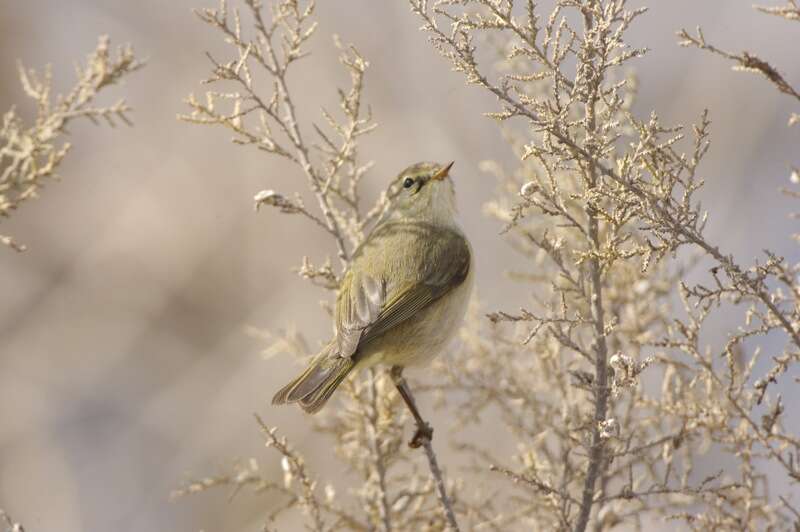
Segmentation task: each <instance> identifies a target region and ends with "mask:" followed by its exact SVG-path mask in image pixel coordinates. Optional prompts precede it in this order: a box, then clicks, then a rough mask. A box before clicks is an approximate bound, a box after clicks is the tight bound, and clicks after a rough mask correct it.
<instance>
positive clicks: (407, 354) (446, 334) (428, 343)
mask: <svg viewBox="0 0 800 532" xmlns="http://www.w3.org/2000/svg"><path fill="white" fill-rule="evenodd" d="M473 275H474V267H473V265H472V264H470V268H469V273H468V274H467V278H466V279H464V282H463V283H461V284H460V285H459V286H458V287H457V288H455V289H453V291H452V292H450V293H449V294H447V295H445V296H443V297H441V298H440V299H438V300H436V301H435V302H434V303H432V304H431V305H429V306H428V307H426V308H425V309H424V310H422V311H421V312H419V313H418V314H417V315H415V316H414V317H411V318H409V319H407V320H406V321H404V322H403V323H401V324H400V325H398V326H397V327H395V328H394V329H392V330H390V331H387V332H386V333H385V334H384V335H383V336H381V337H380V338H376V339H375V340H374V341H372V342H370V344H369V345H367V346H364V351H363V354H362V355H361V357H360V360H359V362H358V366H359V367H368V366H373V365H375V364H386V365H390V366H414V365H420V364H425V363H427V362H430V360H431V359H433V358H434V357H435V356H436V355H438V354H439V353H440V352H441V351H442V350H443V349H444V348H445V347H447V344H448V343H450V341H451V340H452V339H453V337H454V336H455V335H456V333H457V332H458V329H459V327H460V326H461V323H462V322H463V321H464V314H466V311H467V306H468V305H469V298H470V296H471V295H472V285H473Z"/></svg>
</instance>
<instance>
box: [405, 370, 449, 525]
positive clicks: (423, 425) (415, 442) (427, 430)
mask: <svg viewBox="0 0 800 532" xmlns="http://www.w3.org/2000/svg"><path fill="white" fill-rule="evenodd" d="M391 375H392V380H393V381H394V385H395V386H396V387H397V391H398V392H399V393H400V397H402V398H403V401H405V403H406V406H408V409H409V410H410V411H411V415H412V416H414V421H415V422H416V423H417V432H416V433H415V434H414V437H413V438H412V439H411V442H410V443H409V446H411V447H414V448H416V447H422V448H423V449H424V450H425V456H427V458H428V466H429V468H430V470H431V476H432V477H433V480H434V482H435V483H436V494H437V496H438V498H439V503H440V504H441V505H442V510H443V511H444V515H445V517H446V518H447V523H448V525H449V528H450V529H451V530H454V531H455V532H460V530H461V529H460V528H459V527H458V521H456V514H455V512H454V511H453V503H452V501H451V500H450V497H448V495H447V488H446V487H445V484H444V477H443V475H442V470H441V469H439V462H438V460H437V459H436V453H434V452H433V445H432V444H431V439H432V438H433V428H432V427H431V426H430V424H429V423H428V422H426V421H425V420H424V419H422V416H421V415H420V413H419V410H418V409H417V403H416V401H415V400H414V396H413V395H412V394H411V389H410V388H409V387H408V383H407V382H406V380H405V379H404V378H403V368H402V367H400V366H393V367H392V370H391Z"/></svg>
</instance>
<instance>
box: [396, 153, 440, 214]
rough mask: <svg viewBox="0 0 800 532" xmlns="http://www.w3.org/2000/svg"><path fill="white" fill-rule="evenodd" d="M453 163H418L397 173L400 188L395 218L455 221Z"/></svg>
mask: <svg viewBox="0 0 800 532" xmlns="http://www.w3.org/2000/svg"><path fill="white" fill-rule="evenodd" d="M452 166H453V163H452V162H450V163H448V164H440V163H428V162H423V163H417V164H414V165H411V166H409V167H408V168H406V169H405V170H403V171H402V172H400V175H398V176H397V178H396V182H397V183H398V185H397V186H398V187H399V189H398V190H399V191H398V192H397V196H396V197H395V200H394V207H393V213H392V217H393V218H405V219H418V220H422V221H428V222H433V223H445V224H450V223H452V221H453V219H454V217H455V214H456V199H455V189H454V188H453V180H452V178H451V176H450V168H452Z"/></svg>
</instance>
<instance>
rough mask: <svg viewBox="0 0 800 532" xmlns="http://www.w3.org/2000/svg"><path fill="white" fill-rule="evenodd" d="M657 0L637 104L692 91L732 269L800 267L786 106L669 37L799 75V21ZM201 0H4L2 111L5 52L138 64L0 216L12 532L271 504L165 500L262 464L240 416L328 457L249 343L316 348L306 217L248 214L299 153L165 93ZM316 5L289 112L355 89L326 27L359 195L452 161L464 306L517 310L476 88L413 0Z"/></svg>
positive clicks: (188, 77)
mask: <svg viewBox="0 0 800 532" xmlns="http://www.w3.org/2000/svg"><path fill="white" fill-rule="evenodd" d="M635 3H636V4H637V5H638V4H642V3H645V2H643V1H640V2H635ZM650 4H651V6H650V7H651V11H650V13H649V14H647V15H645V16H644V17H643V18H641V19H639V22H638V23H637V24H635V26H634V28H633V29H632V30H631V31H630V33H629V34H628V35H629V38H628V41H629V42H630V43H631V44H632V45H634V46H646V47H648V48H650V49H651V52H650V53H649V55H647V56H646V58H645V59H643V60H640V61H638V62H637V63H636V65H637V68H638V76H639V79H640V81H641V95H640V99H639V101H638V103H637V110H638V111H639V114H640V115H645V114H647V113H649V112H650V110H651V109H656V110H657V111H658V113H659V114H660V116H661V117H662V118H663V119H664V121H665V122H667V123H685V124H686V123H691V122H692V121H693V120H695V119H696V118H697V116H698V115H699V114H700V112H701V111H702V109H703V108H705V107H708V108H709V109H710V111H711V119H712V121H713V127H712V141H713V145H712V148H711V151H710V153H709V155H708V157H707V158H706V162H705V164H704V166H703V167H702V168H703V172H702V174H703V175H704V176H705V178H706V180H707V185H706V191H705V193H704V196H705V198H706V201H705V204H706V207H707V208H708V209H709V210H710V220H711V221H710V225H709V229H708V230H709V235H710V236H711V237H712V239H713V240H715V241H716V242H718V243H719V244H720V246H721V247H722V249H723V250H725V251H727V252H732V253H734V254H735V255H736V256H738V257H739V258H740V259H742V260H743V262H745V263H747V262H750V261H751V258H752V257H754V256H755V255H757V254H758V253H760V251H761V250H762V249H763V248H771V249H774V250H776V251H777V252H778V253H780V254H783V255H785V256H786V257H787V258H789V259H792V260H797V259H798V252H797V249H796V247H795V245H794V244H793V243H792V242H791V240H790V239H789V235H790V233H792V232H794V231H795V229H796V225H795V224H794V223H792V222H791V221H790V220H789V218H788V215H789V213H790V212H791V211H792V210H794V209H795V208H796V205H793V204H792V202H791V201H790V200H788V199H787V198H785V197H783V196H781V195H780V193H779V191H778V189H779V188H780V187H781V186H784V185H787V184H788V175H789V165H790V163H794V164H800V150H798V146H800V143H799V142H798V135H800V129H797V128H794V129H788V128H787V127H786V123H787V119H788V116H789V113H790V112H791V111H792V102H791V100H790V99H789V98H787V97H784V96H782V95H780V94H779V93H778V92H777V91H775V90H774V89H773V88H772V87H770V86H768V85H767V83H766V82H764V81H763V80H761V79H759V78H758V77H756V76H753V75H745V74H741V73H735V72H732V71H731V70H730V68H729V66H728V65H727V64H725V63H724V62H723V61H722V60H720V59H719V58H717V57H712V56H710V55H708V54H704V53H700V52H698V51H695V50H689V49H683V48H679V47H678V46H677V44H676V37H675V32H676V31H677V30H678V29H680V28H682V27H686V28H689V29H693V28H694V27H695V26H696V25H698V24H699V25H702V26H703V29H704V31H705V35H706V37H707V38H708V39H709V40H710V41H712V42H714V43H715V44H718V45H720V46H721V47H723V48H727V49H732V50H735V51H738V50H743V49H747V50H750V51H752V52H755V53H758V54H759V55H760V56H762V57H765V58H768V59H769V60H771V61H774V63H773V64H774V65H775V66H777V67H778V68H779V69H780V70H781V71H782V72H783V73H784V74H785V75H786V77H787V79H788V80H789V81H790V82H793V83H795V84H797V83H798V82H800V62H798V61H797V49H798V48H797V43H798V36H799V34H798V33H797V28H796V25H794V27H793V26H792V25H791V24H789V23H787V22H785V21H783V20H781V19H778V18H776V17H768V16H763V15H758V14H756V13H755V12H754V11H753V10H752V9H751V7H750V3H749V2H695V1H692V0H680V1H678V0H673V1H671V2H650ZM207 5H208V4H203V3H195V1H194V0H192V1H187V0H174V1H171V2H161V1H157V0H141V1H139V2H126V1H122V0H70V1H69V2H63V1H57V0H27V1H25V2H18V1H12V0H2V2H0V73H2V75H1V76H0V111H5V110H6V109H8V108H9V107H10V106H12V105H17V106H18V109H19V110H20V111H21V112H22V113H23V115H24V116H27V117H30V116H31V115H32V109H31V108H30V106H29V102H27V101H26V100H25V97H24V95H23V93H22V91H21V89H20V86H19V82H18V80H17V75H16V68H17V67H16V62H17V60H23V61H24V62H25V64H26V65H27V66H32V67H41V66H43V65H44V64H46V63H52V64H53V74H54V80H55V85H56V89H57V90H60V91H64V90H67V89H68V88H69V87H70V86H71V84H72V81H73V79H74V78H73V69H72V64H73V61H76V60H79V59H83V58H84V57H85V54H86V53H88V52H89V51H91V50H92V49H93V48H94V46H95V44H96V41H97V36H98V35H99V34H103V33H108V34H110V35H111V37H112V43H122V42H131V43H133V44H134V46H135V49H136V51H137V54H138V55H139V56H141V57H145V58H147V60H148V64H147V66H146V67H145V68H144V69H143V70H141V71H139V72H137V73H134V74H133V75H132V76H130V77H129V78H128V81H127V83H126V84H124V85H123V86H121V87H115V88H112V89H111V90H110V91H108V94H105V95H104V97H101V101H102V102H106V103H108V102H112V101H116V99H117V98H119V97H121V96H125V97H126V98H127V100H128V101H129V103H130V104H131V105H132V106H133V108H134V112H133V113H132V114H131V116H132V118H133V120H134V122H135V126H134V127H132V128H128V127H124V126H123V127H118V128H116V129H115V130H110V129H108V128H106V127H95V126H93V125H92V124H91V123H88V122H87V123H76V124H75V125H74V126H73V127H72V128H71V135H70V137H69V139H68V140H69V141H70V142H72V143H73V145H74V148H73V150H72V152H71V153H70V155H69V156H68V158H67V160H66V162H65V164H64V165H63V166H62V167H61V170H60V174H61V175H62V176H63V181H62V182H58V183H52V184H50V185H49V186H48V187H47V188H46V189H45V190H44V192H43V195H42V197H41V199H39V200H38V201H35V202H30V203H28V204H26V205H25V206H24V207H23V208H22V209H21V210H20V212H18V213H17V214H15V216H14V218H13V219H12V220H11V221H10V222H5V221H4V222H3V224H2V232H3V233H4V234H10V235H13V236H14V237H15V238H16V239H17V240H18V241H20V242H22V243H25V244H27V245H28V247H29V251H28V252H27V253H24V254H17V253H14V252H13V251H11V250H10V249H7V248H0V508H3V509H5V510H6V511H7V512H9V513H10V514H11V515H12V516H13V517H14V518H15V519H16V520H18V521H20V522H22V523H23V524H24V525H25V526H26V528H27V530H29V531H31V532H32V531H56V530H57V531H61V532H71V531H109V530H115V531H128V530H130V531H133V530H136V531H141V530H171V531H172V530H174V531H181V530H187V531H188V530H198V529H201V528H202V529H204V530H209V531H219V530H257V529H259V523H260V519H261V517H262V516H263V515H264V505H265V501H263V500H260V499H257V498H255V497H252V496H250V495H249V494H242V495H240V496H239V497H237V498H236V499H234V500H233V501H232V502H228V501H227V500H226V494H225V493H221V492H211V493H205V494H202V495H199V496H194V497H190V498H184V499H180V500H178V501H173V502H171V501H170V500H169V493H170V491H171V490H172V489H174V488H175V487H177V486H178V485H179V483H180V482H181V481H182V480H184V479H186V478H188V477H189V476H192V477H200V476H203V475H206V474H213V473H218V472H222V471H226V470H228V469H229V468H230V466H231V464H232V461H233V459H235V458H236V457H240V458H245V459H246V458H248V457H251V456H254V457H257V458H259V460H260V461H261V462H262V463H263V464H266V465H267V466H269V467H273V468H274V469H275V471H276V474H278V473H277V471H278V468H279V466H278V463H277V460H278V459H277V458H276V456H277V455H275V454H272V453H271V452H270V451H268V450H265V449H263V443H262V442H263V440H262V438H261V436H260V434H259V432H258V429H257V426H256V424H255V423H254V421H253V417H252V414H253V413H254V412H258V413H259V414H260V415H261V416H263V418H264V419H265V421H266V423H267V424H269V425H278V426H280V427H281V430H282V432H283V433H285V434H287V435H288V436H289V437H290V438H291V439H292V440H293V441H294V442H296V444H297V446H298V448H299V450H300V451H302V452H303V453H305V454H306V456H307V457H308V460H309V462H310V463H311V465H312V467H314V468H317V470H318V471H320V472H321V473H323V474H324V472H325V470H326V460H327V459H329V456H330V451H329V450H328V449H326V447H325V446H324V445H320V443H319V441H315V440H313V439H310V438H305V436H307V435H308V434H309V431H310V427H311V422H310V419H309V418H307V417H304V416H301V415H300V414H299V412H298V411H297V410H296V409H289V408H283V409H280V408H274V407H272V406H271V405H269V399H270V398H271V396H272V394H273V392H274V391H275V390H276V388H277V387H278V386H279V385H281V384H283V383H284V381H285V380H287V379H288V378H289V376H290V374H292V373H293V372H295V371H296V366H295V365H294V362H293V361H292V360H291V359H290V357H289V356H288V355H282V356H278V357H273V358H271V359H269V360H264V359H263V358H262V357H261V355H260V351H261V349H262V348H263V344H262V343H261V342H259V340H258V339H256V338H253V337H252V336H250V335H248V334H247V332H246V330H247V327H248V326H255V327H258V328H263V329H268V330H280V329H289V328H292V327H295V328H297V329H298V330H300V331H302V332H303V333H304V334H305V335H306V337H307V338H308V339H309V341H310V343H311V345H316V343H317V342H319V341H321V340H324V339H325V338H326V336H327V335H328V333H329V329H328V327H329V323H328V321H329V320H328V318H327V316H326V314H325V312H324V311H323V310H321V308H320V306H319V305H318V302H319V300H320V299H322V298H326V297H328V295H327V294H326V293H325V292H323V291H321V290H319V289H317V288H314V287H312V286H311V285H310V284H309V283H307V282H306V281H303V280H301V279H299V278H298V277H297V276H296V275H295V274H293V273H292V272H291V268H292V267H296V266H298V265H299V263H300V257H301V256H302V255H303V254H308V255H310V257H311V258H312V260H314V261H315V262H321V261H322V260H323V259H324V257H325V256H326V255H327V254H333V249H332V248H331V245H330V242H329V241H328V239H327V238H326V237H325V235H324V234H322V233H321V232H320V231H319V230H317V229H315V228H314V227H312V226H310V225H309V224H307V223H305V222H304V221H303V220H302V219H300V218H299V217H294V218H293V217H286V216H280V215H279V214H277V213H276V212H274V211H272V210H270V209H264V210H262V212H260V213H259V214H257V215H256V214H255V213H254V212H253V208H252V197H253V195H254V193H255V192H257V191H258V190H261V189H263V188H273V189H276V190H278V191H280V192H284V193H287V192H292V191H294V190H299V189H301V188H303V187H304V183H303V179H304V178H303V177H302V176H301V175H300V173H299V172H298V170H297V169H295V168H293V167H290V166H287V165H285V164H283V163H281V162H280V161H277V160H276V159H274V158H271V157H268V156H266V155H264V154H263V153H259V152H257V151H256V150H253V149H246V148H242V147H238V146H234V145H232V144H231V143H230V142H229V135H228V134H227V133H226V132H224V131H223V130H221V129H216V128H204V127H199V126H195V125H189V124H186V123H183V122H179V121H178V120H176V114H178V113H182V112H186V111H187V107H186V106H185V105H184V104H183V99H184V98H185V97H186V96H187V95H188V94H189V93H190V92H195V93H198V94H202V92H203V87H201V86H200V84H199V81H200V80H201V79H204V78H205V77H207V75H208V72H209V63H208V60H207V58H206V57H205V55H204V52H206V51H210V52H212V53H216V56H217V57H220V58H222V57H224V55H223V54H222V53H221V50H223V49H224V48H223V46H222V45H221V41H220V38H219V35H217V34H216V33H215V32H214V31H212V30H211V29H210V28H208V27H206V26H205V25H203V24H202V23H200V22H199V21H198V20H197V19H196V18H195V17H194V16H193V15H192V13H191V9H192V8H194V7H206V6H207ZM318 19H319V22H320V28H319V30H318V32H317V34H316V36H315V37H314V39H313V40H312V51H313V55H312V56H311V57H310V58H309V59H306V61H307V62H308V63H309V64H306V65H303V66H302V67H301V68H300V69H298V70H297V71H296V72H295V75H294V77H290V80H289V81H290V84H291V86H292V89H293V90H294V91H295V94H296V96H297V97H298V98H299V99H300V101H301V102H302V107H301V110H300V112H301V118H303V119H306V120H308V119H312V118H313V119H316V118H317V116H318V109H319V107H320V106H321V105H324V106H326V107H327V108H334V107H335V104H336V100H335V98H336V93H335V87H336V86H346V85H347V83H348V81H349V80H348V77H347V74H346V73H345V72H344V71H343V70H342V69H341V68H340V65H339V64H338V62H337V61H336V53H335V50H334V49H332V48H333V47H332V46H331V43H332V40H331V39H332V35H333V34H334V33H337V34H339V35H341V37H342V39H343V40H344V41H346V42H352V43H354V44H355V45H356V46H357V47H358V49H359V50H360V51H361V53H362V54H363V55H364V56H365V57H366V58H368V59H369V60H370V63H371V69H370V70H369V73H368V75H367V82H366V87H367V88H366V97H367V100H368V101H369V103H370V104H371V105H372V108H373V112H374V114H375V116H376V118H377V120H378V122H379V123H380V127H379V129H378V130H377V132H375V133H373V134H372V135H370V136H369V137H367V139H366V141H365V143H364V144H363V146H362V153H363V154H364V155H365V156H366V157H368V158H370V159H374V161H375V163H376V166H375V168H374V170H373V171H372V172H371V174H370V184H369V187H370V190H371V191H372V197H374V194H375V193H376V192H377V191H378V190H380V189H381V188H383V186H384V185H385V183H386V180H388V179H389V177H390V176H393V175H395V174H396V173H397V172H398V171H399V170H400V169H402V168H403V167H405V166H407V165H408V164H410V163H413V162H416V161H419V160H440V161H445V160H451V159H452V160H455V161H456V166H455V168H454V175H455V177H456V182H457V186H458V193H459V203H460V209H461V214H462V219H463V225H464V227H465V230H466V232H467V233H468V235H469V236H470V237H471V239H472V241H473V243H474V247H475V248H476V255H477V295H478V298H479V299H480V301H481V303H482V304H483V305H485V306H486V308H487V309H496V308H504V309H507V310H513V309H516V308H518V307H519V306H520V305H521V304H522V303H523V302H524V301H525V297H526V294H524V293H520V291H519V290H518V287H517V286H515V285H514V284H512V283H511V282H510V281H509V280H507V279H506V278H505V277H504V275H503V272H504V271H505V270H506V269H507V268H508V266H509V265H510V264H511V262H512V261H513V260H516V258H515V256H514V255H513V254H512V253H511V251H510V250H509V249H507V247H506V246H505V245H504V244H503V242H502V240H501V239H500V238H499V237H498V236H497V232H498V229H499V227H498V226H497V224H496V223H495V222H492V221H488V220H487V219H486V218H485V217H484V216H483V215H482V214H481V206H482V205H483V203H484V202H486V201H487V200H489V199H491V197H492V195H493V190H494V183H493V182H492V180H491V178H489V177H487V176H486V175H484V174H482V173H480V172H479V171H478V169H477V167H478V164H479V162H480V161H482V160H485V159H496V160H498V161H500V162H502V163H504V164H505V165H506V167H507V168H511V165H512V164H513V155H512V154H511V153H510V152H509V150H508V148H507V147H506V146H505V145H504V144H503V142H502V140H501V139H500V137H499V135H498V130H497V128H496V127H495V126H494V125H493V124H492V123H490V122H489V121H488V119H486V118H483V117H482V116H481V114H480V113H481V112H483V111H490V110H493V101H492V100H491V99H489V98H487V97H485V96H484V95H483V94H482V93H480V91H478V90H477V89H473V88H469V87H466V86H465V85H464V84H463V81H462V79H461V76H460V75H459V74H456V73H452V72H450V71H449V69H448V67H447V65H446V64H445V62H444V61H443V60H442V59H441V58H439V56H438V55H436V53H435V52H434V51H433V50H432V48H431V47H430V46H429V45H428V44H427V43H426V41H425V39H424V37H423V36H422V35H421V34H420V33H419V32H418V31H417V28H418V26H419V23H418V22H417V20H415V19H414V18H413V17H412V15H411V14H410V12H409V9H408V7H407V4H406V2H403V1H400V0H398V1H395V2H375V1H372V0H351V1H350V2H347V3H342V2H321V3H320V5H319V6H318ZM793 110H794V111H795V112H797V108H796V107H795V108H794V109H793ZM798 210H800V209H798ZM412 378H413V376H412ZM440 459H442V460H443V461H444V465H445V466H447V464H448V458H447V457H445V458H440Z"/></svg>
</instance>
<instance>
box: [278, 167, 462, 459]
mask: <svg viewBox="0 0 800 532" xmlns="http://www.w3.org/2000/svg"><path fill="white" fill-rule="evenodd" d="M452 167H453V162H450V163H448V164H438V163H431V162H421V163H417V164H414V165H411V166H409V167H408V168H406V169H405V170H403V171H402V172H401V173H400V174H399V175H398V176H397V177H396V178H395V179H394V180H393V183H397V185H395V186H396V187H397V190H398V192H397V195H396V196H395V197H394V199H393V201H392V203H391V206H390V207H389V209H388V210H387V212H386V214H385V215H384V216H383V217H382V218H381V220H380V221H379V222H378V223H377V224H376V225H375V227H374V228H373V229H372V231H371V232H370V234H369V235H368V236H367V238H366V239H365V240H364V241H363V243H362V244H361V245H360V246H359V247H358V248H357V249H356V250H355V252H354V253H353V255H352V259H351V261H350V264H349V267H348V269H347V270H346V271H345V273H344V275H343V276H342V279H341V282H340V285H339V289H338V294H337V298H336V306H335V311H334V326H335V327H334V329H335V333H334V335H333V338H331V340H330V341H329V342H328V343H327V344H326V345H325V346H324V347H323V348H322V350H321V351H320V352H319V353H318V354H317V355H316V356H315V357H313V358H312V360H311V362H310V363H309V364H308V366H307V367H306V369H305V370H304V371H303V372H302V373H300V375H298V376H297V377H296V378H295V379H293V380H292V381H291V382H289V383H288V384H287V385H286V386H284V387H283V388H281V389H280V390H279V391H278V392H277V393H276V394H275V396H274V398H273V399H272V403H273V404H286V403H298V404H299V405H300V407H302V409H303V410H304V411H305V412H307V413H311V414H313V413H315V412H317V411H319V410H320V409H321V408H322V407H323V406H324V405H325V403H326V402H327V401H328V399H330V397H331V395H332V394H333V392H334V391H335V390H336V388H337V387H338V386H339V384H341V382H342V381H343V380H344V379H345V378H346V377H347V376H348V375H349V374H351V373H354V372H356V371H358V370H360V369H363V368H367V367H371V366H374V365H376V364H383V365H386V366H389V367H390V375H391V377H392V379H393V381H394V384H395V385H396V387H397V389H398V391H399V392H400V395H401V396H402V398H403V400H404V401H405V402H406V405H407V406H408V407H409V409H410V410H411V413H412V414H413V416H414V418H415V420H416V422H417V427H418V431H417V434H416V435H415V437H414V439H412V442H411V446H412V447H417V446H419V445H420V444H421V443H423V442H424V439H425V438H427V440H428V441H430V438H431V436H432V429H431V428H430V425H428V424H427V423H426V422H425V421H424V420H423V419H422V417H421V415H420V414H419V411H418V409H417V408H416V405H415V404H414V399H413V396H412V395H411V392H410V390H409V388H408V386H407V384H406V381H405V379H404V378H403V376H402V372H403V369H404V368H405V367H407V366H419V365H424V364H425V363H427V362H429V361H431V360H432V359H433V358H434V357H435V356H436V355H437V354H439V353H440V352H441V351H442V350H443V349H444V348H445V347H446V346H447V345H448V343H449V342H450V341H451V340H452V339H453V337H454V336H455V334H456V332H457V331H458V328H459V327H460V325H461V323H462V322H463V319H464V315H465V313H466V309H467V306H468V303H469V298H470V295H471V292H472V286H473V277H474V266H473V253H472V247H471V245H470V242H469V240H468V239H467V237H466V236H465V234H464V232H463V231H462V230H461V228H460V227H459V225H458V223H457V221H456V217H457V209H456V198H455V188H454V184H453V179H452V176H451V175H450V170H451V168H452Z"/></svg>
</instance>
